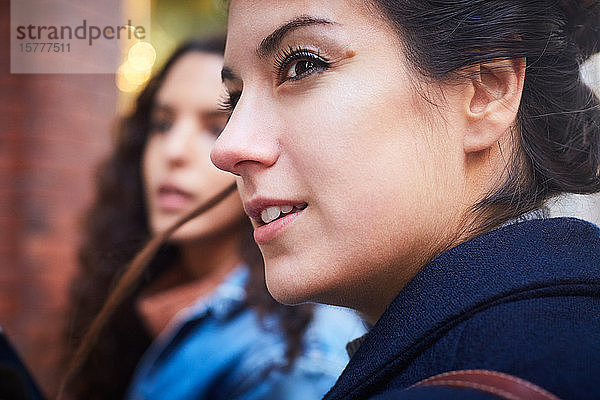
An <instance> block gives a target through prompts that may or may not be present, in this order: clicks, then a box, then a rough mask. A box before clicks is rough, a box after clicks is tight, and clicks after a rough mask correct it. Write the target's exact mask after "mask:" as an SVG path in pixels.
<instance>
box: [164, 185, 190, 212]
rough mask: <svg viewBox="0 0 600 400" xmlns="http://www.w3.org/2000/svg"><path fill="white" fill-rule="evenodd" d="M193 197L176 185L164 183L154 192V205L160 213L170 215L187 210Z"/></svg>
mask: <svg viewBox="0 0 600 400" xmlns="http://www.w3.org/2000/svg"><path fill="white" fill-rule="evenodd" d="M194 199H195V196H194V195H193V194H192V193H190V192H187V191H185V190H183V189H181V188H180V187H178V186H177V185H174V184H172V183H165V184H162V185H160V186H159V188H158V190H157V191H156V205H157V206H158V208H159V210H160V211H162V212H167V213H172V212H180V211H182V210H183V209H187V208H188V207H189V206H190V204H192V203H193V201H194Z"/></svg>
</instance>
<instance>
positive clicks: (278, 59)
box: [219, 47, 331, 114]
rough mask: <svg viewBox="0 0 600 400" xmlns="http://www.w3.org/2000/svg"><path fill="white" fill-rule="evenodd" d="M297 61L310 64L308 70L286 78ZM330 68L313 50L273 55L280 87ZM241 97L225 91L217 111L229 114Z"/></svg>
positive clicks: (292, 50)
mask: <svg viewBox="0 0 600 400" xmlns="http://www.w3.org/2000/svg"><path fill="white" fill-rule="evenodd" d="M298 61H308V62H311V63H312V64H311V67H310V68H307V71H305V72H303V73H301V74H300V75H297V76H293V77H288V76H287V73H288V71H289V68H290V67H291V66H292V65H294V63H296V62H298ZM330 67H331V63H330V62H329V61H328V60H327V59H325V58H324V57H322V56H321V55H320V54H319V52H318V51H317V52H315V51H314V50H311V49H307V48H304V47H288V48H287V49H282V50H281V51H280V52H279V53H277V54H276V55H275V57H274V62H273V69H274V71H275V74H276V77H277V82H278V84H279V85H282V84H283V83H285V82H287V81H299V80H301V79H304V78H306V77H308V76H310V75H312V74H315V73H320V72H323V71H326V70H328V69H329V68H330ZM241 95H242V92H240V91H236V92H230V91H226V93H225V94H224V95H223V97H222V98H221V100H220V101H219V109H220V110H221V111H223V112H226V113H229V114H231V113H232V112H233V109H234V108H235V106H236V104H237V102H238V100H239V99H240V96H241Z"/></svg>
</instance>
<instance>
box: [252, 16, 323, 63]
mask: <svg viewBox="0 0 600 400" xmlns="http://www.w3.org/2000/svg"><path fill="white" fill-rule="evenodd" d="M333 24H335V22H333V21H330V20H328V19H325V18H315V17H311V16H308V15H302V16H299V17H296V18H294V19H293V20H291V21H289V22H287V23H285V24H284V25H282V26H280V27H279V28H277V29H275V31H273V33H271V34H270V35H269V36H267V37H266V38H264V39H263V40H262V41H261V42H260V45H258V48H257V49H256V53H257V54H258V56H259V57H260V58H266V57H268V56H269V55H271V54H273V53H274V52H275V50H277V48H278V47H279V45H280V44H281V41H282V40H283V38H284V37H285V35H287V34H288V33H290V32H291V31H293V30H295V29H298V28H301V27H305V26H312V25H333Z"/></svg>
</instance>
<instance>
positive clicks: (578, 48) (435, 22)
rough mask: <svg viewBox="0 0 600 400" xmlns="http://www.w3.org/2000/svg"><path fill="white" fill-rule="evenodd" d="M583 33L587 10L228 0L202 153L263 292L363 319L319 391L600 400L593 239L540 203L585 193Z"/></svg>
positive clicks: (591, 142) (587, 141) (400, 1)
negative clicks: (233, 193) (249, 235)
mask: <svg viewBox="0 0 600 400" xmlns="http://www.w3.org/2000/svg"><path fill="white" fill-rule="evenodd" d="M599 43H600V2H599V1H597V0H580V1H575V0H528V1H522V0H498V1H488V0H465V1H455V0H436V1H433V0H431V1H428V0H396V1H386V0H377V1H360V0H356V1H354V0H353V1H342V0H328V1H310V2H307V1H286V2H285V5H283V4H282V3H281V2H277V1H274V0H272V1H271V0H269V1H261V2H256V1H251V0H233V1H231V2H230V8H229V27H228V38H227V48H226V51H225V65H224V67H223V71H222V77H223V81H224V83H225V85H226V86H227V89H228V100H227V101H226V106H227V108H228V109H229V111H230V119H229V122H228V124H227V126H226V127H225V129H224V131H223V132H222V133H221V135H220V136H219V138H218V139H217V141H216V143H215V146H214V147H213V150H212V154H211V158H212V160H213V162H214V163H215V165H216V166H217V167H219V168H221V169H223V170H226V171H229V172H231V173H233V174H235V175H236V176H237V184H238V190H239V192H240V194H241V197H242V201H243V203H244V209H245V211H246V213H247V214H248V216H249V217H250V218H251V220H252V224H253V226H254V238H255V241H256V242H257V243H258V245H259V247H260V250H261V252H262V254H263V257H264V260H265V268H266V272H265V274H266V282H267V287H268V288H269V291H270V292H271V294H272V295H273V296H274V297H275V298H276V299H278V300H279V301H282V302H284V303H288V304H289V303H302V302H306V301H318V302H323V303H328V304H336V305H342V306H348V307H351V308H354V309H356V310H358V311H360V312H361V313H362V314H363V315H364V316H366V317H367V319H368V320H369V321H370V322H371V323H372V324H373V325H374V326H373V328H372V329H371V330H370V332H369V333H368V334H367V335H366V336H365V337H363V338H362V339H361V340H359V341H358V342H355V343H354V346H352V347H353V348H356V347H357V348H358V349H357V350H356V352H355V353H354V355H353V357H352V359H351V361H350V363H349V365H348V366H347V367H346V369H345V370H344V372H343V374H342V375H341V377H340V378H339V380H338V382H337V383H336V385H335V386H334V387H333V388H332V390H331V391H330V392H329V393H328V395H327V396H326V399H328V400H333V399H365V398H371V397H374V396H381V397H380V398H394V399H396V398H398V399H399V398H407V399H408V398H410V399H416V398H419V399H421V398H423V399H425V398H461V399H464V398H490V397H491V394H490V393H492V392H493V393H496V394H502V391H503V390H504V389H503V388H504V387H505V386H506V385H504V384H513V385H516V386H519V387H527V388H528V389H530V390H533V391H535V392H536V393H537V394H538V395H543V396H546V397H539V398H553V397H552V396H551V395H550V394H549V393H547V392H546V391H544V390H543V389H539V387H536V386H534V385H533V384H530V383H527V382H524V381H522V380H519V379H517V378H516V377H514V376H515V375H516V376H518V377H520V378H523V379H525V380H528V381H531V382H533V383H534V384H537V385H539V386H541V387H543V388H545V389H547V390H548V391H550V392H552V393H555V394H556V395H558V396H561V397H563V398H573V399H575V398H577V399H583V398H600V386H599V385H598V377H599V376H600V341H599V338H600V318H599V315H600V313H599V310H600V230H599V229H598V227H597V226H595V225H592V224H590V223H588V222H584V221H581V220H576V219H569V218H547V217H546V213H545V211H544V210H545V209H544V206H545V204H546V202H547V200H549V199H550V198H552V197H553V196H555V195H558V194H561V193H565V192H574V193H582V194H584V193H594V192H598V191H600V103H599V99H598V97H596V96H595V95H594V94H593V92H592V91H591V90H590V88H589V87H587V86H586V85H585V84H584V83H583V82H582V80H581V78H580V65H581V63H583V62H584V60H586V59H587V58H588V57H589V56H590V55H592V54H593V53H596V52H598V51H599V48H600V45H599ZM284 207H286V209H289V208H290V207H291V208H292V210H293V212H292V213H285V212H283V209H284ZM473 370H476V371H473ZM442 373H446V374H445V375H442V376H441V377H438V378H436V379H430V380H427V381H425V382H421V383H420V384H419V385H418V386H417V387H413V388H411V389H408V390H407V389H406V388H409V387H411V386H412V385H414V384H416V383H417V382H419V381H422V380H424V379H426V378H428V377H432V376H434V375H437V374H442ZM505 374H506V375H505ZM490 381H494V382H490ZM496 384H498V385H496ZM424 385H441V386H443V387H438V386H433V387H430V386H424ZM455 387H463V388H464V387H469V388H471V389H457V388H455ZM473 388H480V389H482V388H483V389H486V390H487V392H488V393H487V394H485V393H482V392H477V391H476V390H474V389H473ZM506 398H508V397H506ZM510 398H519V397H510ZM521 398H523V397H521ZM526 398H533V397H528V396H526Z"/></svg>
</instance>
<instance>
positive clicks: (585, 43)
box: [560, 0, 600, 58]
mask: <svg viewBox="0 0 600 400" xmlns="http://www.w3.org/2000/svg"><path fill="white" fill-rule="evenodd" d="M560 6H561V8H562V9H563V11H564V12H565V14H566V16H567V26H566V30H567V35H568V36H569V37H570V38H571V39H572V40H573V41H574V42H575V43H576V44H577V46H578V47H579V50H580V52H581V55H582V56H583V57H584V58H588V57H590V56H591V55H592V54H595V53H597V52H599V51H600V0H560Z"/></svg>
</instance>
